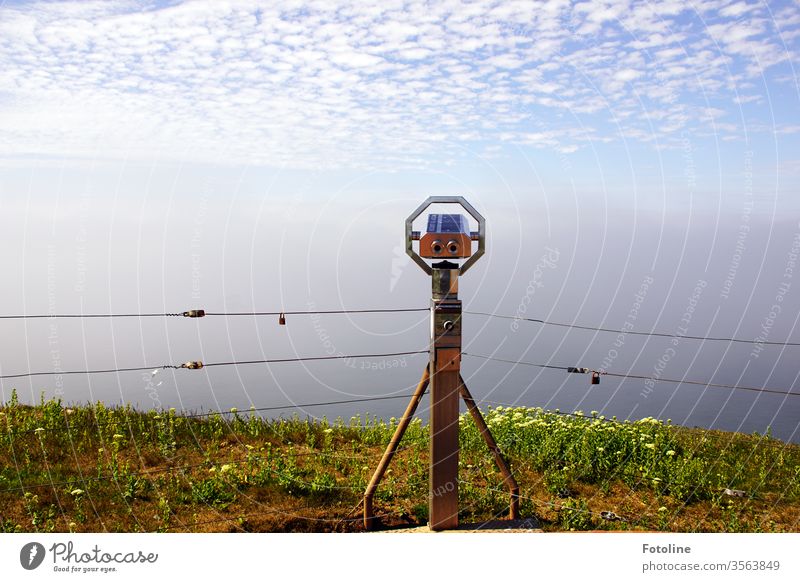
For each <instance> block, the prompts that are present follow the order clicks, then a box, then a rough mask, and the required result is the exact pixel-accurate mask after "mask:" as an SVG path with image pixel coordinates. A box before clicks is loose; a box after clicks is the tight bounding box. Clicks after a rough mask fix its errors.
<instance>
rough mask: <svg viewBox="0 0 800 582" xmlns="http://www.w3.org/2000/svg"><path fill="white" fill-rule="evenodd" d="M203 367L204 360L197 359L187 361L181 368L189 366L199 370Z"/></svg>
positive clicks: (191, 368) (190, 368)
mask: <svg viewBox="0 0 800 582" xmlns="http://www.w3.org/2000/svg"><path fill="white" fill-rule="evenodd" d="M202 367H203V362H200V361H196V362H186V363H185V364H183V365H182V366H181V368H188V369H189V370H199V369H200V368H202Z"/></svg>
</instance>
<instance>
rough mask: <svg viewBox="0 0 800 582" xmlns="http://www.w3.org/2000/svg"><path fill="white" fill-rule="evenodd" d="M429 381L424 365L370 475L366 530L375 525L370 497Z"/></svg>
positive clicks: (365, 511) (365, 493) (365, 504)
mask: <svg viewBox="0 0 800 582" xmlns="http://www.w3.org/2000/svg"><path fill="white" fill-rule="evenodd" d="M429 381H430V373H429V368H428V367H427V366H426V367H425V371H424V372H423V373H422V378H421V379H420V381H419V384H417V389H416V390H415V391H414V394H413V395H412V396H411V401H410V402H409V403H408V407H406V411H405V412H404V413H403V417H402V418H401V419H400V422H399V423H398V425H397V428H396V429H395V431H394V434H393V435H392V439H391V440H390V441H389V446H387V447H386V451H385V452H384V453H383V457H381V462H380V463H378V468H377V469H375V474H373V475H372V480H370V482H369V485H367V490H366V491H365V492H364V528H365V529H366V530H367V531H370V530H372V529H374V527H375V515H374V513H373V511H372V498H373V497H374V496H375V491H376V490H377V489H378V484H379V483H380V482H381V479H383V474H384V473H385V472H386V469H387V468H388V467H389V463H391V462H392V459H393V458H394V454H395V453H396V452H397V447H398V445H399V444H400V441H401V440H402V438H403V435H404V434H405V432H406V429H407V428H408V425H409V423H410V422H411V418H412V417H413V416H414V412H416V410H417V406H419V402H420V400H422V396H423V395H424V394H425V390H426V389H427V388H428V382H429Z"/></svg>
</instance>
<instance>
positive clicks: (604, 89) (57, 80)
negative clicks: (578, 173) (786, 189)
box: [0, 0, 800, 187]
mask: <svg viewBox="0 0 800 582" xmlns="http://www.w3.org/2000/svg"><path fill="white" fill-rule="evenodd" d="M0 10H1V12H0V55H1V56H0V58H2V62H3V63H4V65H3V67H2V71H0V103H2V107H0V162H2V163H3V164H4V165H19V164H23V165H24V164H26V163H28V162H29V161H30V160H31V159H34V160H37V161H41V160H54V161H55V163H57V164H58V165H59V166H60V167H63V165H64V164H66V165H67V166H69V165H71V164H80V163H87V162H88V161H92V162H95V163H96V162H103V161H106V160H117V161H118V160H121V159H124V160H128V161H132V160H152V159H157V160H160V161H168V160H174V161H180V162H182V163H186V162H197V163H214V164H222V165H248V166H257V167H280V168H297V169H316V170H319V169H336V170H342V169H349V170H353V171H364V170H366V171H373V170H386V171H391V172H402V171H404V170H408V169H412V170H420V169H422V170H425V169H427V170H432V171H447V169H448V168H453V167H458V166H459V164H464V165H469V164H470V163H474V161H475V159H476V158H480V159H485V160H490V161H491V160H499V161H500V163H501V162H502V160H504V159H512V160H516V159H518V158H519V157H520V156H527V157H533V158H534V159H537V160H544V161H546V162H547V163H546V164H544V165H545V166H546V167H547V168H553V166H556V167H557V166H558V165H559V164H560V165H563V163H564V160H570V159H572V158H574V159H575V160H576V162H572V164H573V165H574V164H575V163H581V164H584V165H585V160H587V159H588V160H589V161H590V163H594V165H602V166H603V167H604V168H605V169H606V171H607V172H609V173H610V174H611V175H614V174H615V173H618V172H620V171H624V168H625V167H626V166H629V165H630V164H631V158H632V157H634V154H636V155H638V154H640V153H641V152H647V153H649V154H650V157H651V158H652V160H653V165H654V166H658V165H659V164H660V163H664V162H665V160H666V163H667V166H668V167H667V168H666V169H665V170H664V174H665V176H667V181H668V182H669V183H670V185H675V186H678V185H680V184H681V183H682V181H675V182H673V181H672V179H671V178H669V176H671V175H673V174H675V173H677V174H680V173H681V172H680V170H681V168H682V165H685V164H682V163H681V158H680V157H678V158H677V161H672V159H671V156H670V154H669V151H670V150H674V151H679V150H680V148H681V147H682V145H683V144H685V143H686V141H687V140H689V141H690V142H691V143H692V146H693V148H694V150H695V152H696V153H695V155H696V156H700V157H708V158H709V159H711V160H713V159H714V158H715V157H719V158H721V164H720V167H719V168H717V169H716V173H714V175H712V176H711V177H710V178H709V182H708V184H709V185H710V186H709V187H711V185H713V184H714V182H715V179H716V178H718V177H719V176H720V175H723V174H727V173H729V172H732V171H738V170H739V168H738V167H737V166H740V165H741V155H742V154H741V151H742V149H743V148H749V149H754V148H755V149H760V150H761V151H763V152H765V153H764V154H763V155H762V156H761V159H762V161H763V165H764V167H765V169H770V168H774V169H775V170H776V171H778V172H780V173H781V175H784V176H786V178H787V180H784V181H783V185H786V184H787V181H788V182H789V183H790V184H792V185H797V174H798V173H799V172H800V154H798V153H797V152H798V150H799V148H798V145H799V144H798V132H800V114H798V111H800V102H798V79H797V74H796V70H795V63H797V54H798V45H799V44H800V40H799V39H798V35H800V8H798V5H797V3H792V2H786V3H784V2H776V3H772V2H770V3H765V2H745V1H733V2H728V1H706V2H698V3H692V2H680V1H665V2H627V1H622V2H595V1H588V2H566V1H562V0H554V1H544V2H455V1H446V2H432V3H426V2H392V1H388V2H379V3H375V4H373V5H371V6H370V5H369V4H368V3H364V2H280V3H276V2H268V3H264V2H248V1H243V2H206V1H187V2H174V3H172V2H170V3H152V2H57V3H47V2H32V3H22V2H12V3H5V5H4V6H3V7H2V9H0ZM632 152H633V153H632ZM593 157H594V158H596V160H597V161H594V162H591V160H592V158H593ZM554 161H555V162H556V163H555V164H554V163H553V162H554ZM655 169H656V171H660V168H658V167H656V168H655ZM545 173H554V174H557V173H558V171H553V170H552V169H549V170H548V171H547V172H545Z"/></svg>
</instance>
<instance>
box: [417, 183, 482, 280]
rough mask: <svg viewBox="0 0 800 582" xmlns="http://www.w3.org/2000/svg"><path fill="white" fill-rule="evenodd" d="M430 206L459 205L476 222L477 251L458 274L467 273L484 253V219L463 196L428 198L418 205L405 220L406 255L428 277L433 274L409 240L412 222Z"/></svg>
mask: <svg viewBox="0 0 800 582" xmlns="http://www.w3.org/2000/svg"><path fill="white" fill-rule="evenodd" d="M431 204H460V205H461V207H462V208H463V209H464V210H466V211H467V213H468V214H469V215H470V216H472V218H474V219H475V220H477V221H478V250H476V251H475V252H474V253H473V254H472V255H471V256H470V257H469V258H468V259H467V260H466V262H465V263H464V264H463V265H461V267H460V268H459V270H458V272H459V274H461V275H463V274H464V273H466V272H467V269H469V268H470V267H471V266H472V265H474V264H475V262H476V261H477V260H478V259H480V258H481V257H482V256H483V254H484V253H485V252H486V219H485V218H484V217H483V216H482V215H481V213H480V212H478V211H477V210H475V208H474V207H473V206H472V204H470V203H469V202H467V201H466V200H465V199H464V197H463V196H429V197H428V199H427V200H425V202H423V203H422V204H420V205H419V207H418V208H417V209H416V210H415V211H414V212H412V213H411V214H410V215H409V217H408V218H406V254H407V255H408V256H409V257H411V258H412V259H414V262H415V263H417V265H419V266H420V268H421V269H422V270H423V271H425V272H426V273H427V274H428V275H432V274H433V268H431V266H430V265H429V264H428V263H426V262H425V260H424V259H423V258H422V257H420V256H419V253H417V251H415V250H414V241H413V240H412V238H411V232H412V225H413V223H414V221H415V220H416V219H417V218H418V217H419V216H420V214H422V213H423V212H425V209H426V208H428V206H430V205H431Z"/></svg>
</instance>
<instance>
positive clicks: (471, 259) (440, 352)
mask: <svg viewBox="0 0 800 582" xmlns="http://www.w3.org/2000/svg"><path fill="white" fill-rule="evenodd" d="M431 204H460V205H461V207H462V208H463V209H464V210H466V211H467V213H468V214H469V215H470V216H471V217H472V218H473V219H474V220H475V221H476V222H477V223H478V230H477V232H473V231H470V230H469V221H468V219H467V217H466V216H464V215H463V214H429V215H428V219H427V229H426V231H425V233H424V234H422V233H421V232H419V231H415V230H413V223H414V221H415V220H416V219H417V218H419V217H420V215H422V213H423V212H425V210H426V209H427V208H428V207H429V206H430V205H431ZM415 241H419V252H417V251H415V250H414V242H415ZM473 242H477V249H476V250H475V251H474V252H473V250H472V247H473V244H472V243H473ZM485 249H486V221H485V220H484V218H483V216H481V215H480V213H479V212H478V211H477V210H475V209H474V208H473V207H472V205H470V204H469V202H467V201H466V200H464V198H462V197H461V196H431V197H430V198H428V199H427V200H426V201H425V202H423V203H422V204H421V205H420V206H419V208H417V209H416V210H415V211H414V212H413V213H412V214H411V215H410V216H409V217H408V218H407V219H406V252H407V253H408V254H409V256H410V257H411V258H412V259H413V260H414V262H415V263H417V264H418V265H419V266H420V268H422V270H423V271H425V273H426V274H428V275H430V276H431V283H432V293H431V340H430V341H431V343H430V362H429V363H428V365H427V366H426V368H425V370H424V372H423V374H422V379H421V380H420V382H419V384H418V385H417V389H416V391H415V392H414V395H413V396H412V397H411V402H409V404H408V408H407V409H406V411H405V413H404V414H403V417H402V418H401V419H400V422H399V423H398V425H397V429H396V431H395V433H394V435H393V436H392V439H391V441H390V442H389V446H388V447H387V449H386V452H385V453H384V455H383V458H381V461H380V463H379V465H378V468H377V469H376V471H375V474H374V475H373V477H372V480H371V481H370V483H369V485H368V486H367V490H366V492H365V493H364V527H365V528H366V529H368V530H369V529H373V528H374V527H375V525H376V523H375V522H376V519H375V517H374V513H373V506H372V501H373V497H374V495H375V491H376V490H377V488H378V484H379V483H380V480H381V478H382V477H383V474H384V472H385V471H386V469H387V468H388V466H389V463H391V461H392V458H393V457H394V454H395V452H396V451H397V447H398V446H399V444H400V440H401V439H402V438H403V434H404V433H405V431H406V428H407V427H408V424H409V423H410V422H411V419H412V417H413V416H414V412H415V411H416V409H417V406H418V405H419V402H420V400H421V399H422V396H423V395H424V394H425V391H426V389H427V388H428V386H429V385H430V389H431V409H430V423H429V431H430V443H431V444H430V490H429V499H428V503H429V520H430V521H429V524H430V528H431V529H432V530H444V529H453V528H455V527H457V526H458V483H459V481H458V409H459V402H460V400H459V397H461V398H463V399H464V402H465V403H466V405H467V408H468V410H469V412H470V414H471V415H472V418H473V420H474V421H475V424H476V425H477V426H478V429H479V430H480V432H481V435H482V436H483V439H484V441H485V442H486V444H487V445H488V447H489V449H490V450H491V452H492V453H493V455H494V458H495V462H496V463H497V466H498V468H499V469H500V472H501V473H502V475H503V479H504V481H505V483H506V485H507V486H508V488H509V491H510V493H511V502H510V512H509V514H510V517H511V518H512V519H516V518H517V517H518V514H519V486H518V485H517V482H516V481H515V480H514V476H513V475H512V473H511V469H510V468H509V465H508V463H507V462H506V460H505V459H504V458H503V456H502V454H501V453H500V450H499V449H498V447H497V443H496V442H495V440H494V438H493V437H492V434H491V432H490V431H489V428H488V426H487V425H486V422H485V421H484V419H483V416H482V415H481V413H480V410H479V409H478V407H477V405H476V404H475V401H474V400H473V398H472V395H471V394H470V392H469V390H468V389H467V386H466V384H465V383H464V380H463V378H462V377H461V301H460V300H459V299H458V279H459V276H460V275H463V274H464V273H465V272H466V271H467V270H468V269H469V268H470V267H471V266H472V265H474V264H475V262H476V261H477V260H478V259H479V258H480V257H481V256H482V255H483V254H484V252H485ZM425 259H432V260H433V261H437V260H438V262H433V263H432V264H428V263H427V262H426V261H425ZM464 259H466V260H465V261H464V263H463V264H461V265H460V266H459V264H458V263H456V262H452V261H459V260H464Z"/></svg>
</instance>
